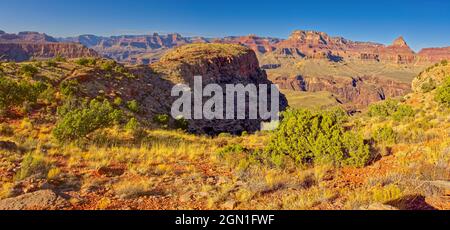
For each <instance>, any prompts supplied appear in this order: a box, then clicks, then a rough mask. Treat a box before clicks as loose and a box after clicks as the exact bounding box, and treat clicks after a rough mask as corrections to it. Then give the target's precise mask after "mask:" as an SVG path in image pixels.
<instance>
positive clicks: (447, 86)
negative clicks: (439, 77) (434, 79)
mask: <svg viewBox="0 0 450 230" xmlns="http://www.w3.org/2000/svg"><path fill="white" fill-rule="evenodd" d="M436 101H437V102H439V103H440V104H442V105H444V106H447V107H450V76H449V77H447V78H446V79H445V81H444V83H443V84H442V85H441V86H440V87H439V88H438V89H437V90H436Z"/></svg>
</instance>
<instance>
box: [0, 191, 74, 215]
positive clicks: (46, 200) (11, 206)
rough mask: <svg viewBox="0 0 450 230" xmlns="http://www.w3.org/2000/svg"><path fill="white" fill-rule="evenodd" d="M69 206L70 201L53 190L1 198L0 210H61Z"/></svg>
mask: <svg viewBox="0 0 450 230" xmlns="http://www.w3.org/2000/svg"><path fill="white" fill-rule="evenodd" d="M68 206H70V204H69V202H67V201H66V200H65V199H64V198H62V197H61V196H59V195H57V194H56V193H54V192H53V191H51V190H41V191H37V192H33V193H28V194H24V195H21V196H18V197H13V198H8V199H4V200H0V210H60V209H62V208H65V207H68Z"/></svg>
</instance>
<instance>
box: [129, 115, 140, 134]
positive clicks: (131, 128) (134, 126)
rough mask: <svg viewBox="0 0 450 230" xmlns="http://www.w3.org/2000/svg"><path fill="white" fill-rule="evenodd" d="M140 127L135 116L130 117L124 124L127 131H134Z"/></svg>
mask: <svg viewBox="0 0 450 230" xmlns="http://www.w3.org/2000/svg"><path fill="white" fill-rule="evenodd" d="M139 127H140V124H139V121H138V120H137V119H136V118H134V117H133V118H131V119H130V120H129V121H128V123H127V124H126V125H125V129H126V130H127V131H134V130H136V129H138V128H139Z"/></svg>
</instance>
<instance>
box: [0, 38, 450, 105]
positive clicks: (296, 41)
mask: <svg viewBox="0 0 450 230" xmlns="http://www.w3.org/2000/svg"><path fill="white" fill-rule="evenodd" d="M195 43H201V44H210V43H222V44H237V45H243V46H245V47H248V48H249V49H250V50H252V51H254V54H255V56H256V58H257V59H258V61H259V66H260V67H261V68H262V69H263V70H265V72H266V74H267V76H268V79H269V80H270V81H272V82H274V83H276V84H278V85H279V87H280V89H281V90H288V91H292V92H294V93H295V92H311V93H315V92H322V91H327V92H330V93H331V94H332V96H333V98H335V99H336V102H337V103H338V104H342V105H343V106H344V107H346V108H351V109H361V108H364V107H366V106H367V105H368V104H370V103H373V102H376V101H380V100H384V99H386V98H391V97H398V96H402V95H405V94H407V93H408V92H410V91H411V86H410V83H411V81H412V79H413V78H414V77H415V76H417V75H418V74H419V73H420V72H422V71H423V70H424V69H425V68H426V67H427V66H429V65H431V64H433V63H437V62H440V61H442V60H448V59H450V47H443V48H424V49H422V50H421V51H419V52H417V53H416V52H414V51H413V50H412V49H411V48H410V47H409V46H408V44H407V42H406V41H405V39H404V38H403V37H401V36H400V37H398V38H397V39H395V40H394V41H393V42H392V44H390V45H384V44H379V43H374V42H358V41H352V40H349V39H346V38H343V37H333V36H330V35H328V34H326V33H324V32H317V31H304V30H297V31H294V32H293V33H292V34H291V35H290V36H289V37H288V38H287V39H281V38H271V37H260V36H257V35H247V36H229V37H223V38H205V37H183V36H182V35H180V34H177V33H172V34H165V35H161V34H158V33H154V34H149V35H121V36H111V37H104V36H96V35H80V36H76V37H68V38H53V37H51V36H48V35H46V34H41V33H36V32H21V33H18V34H8V33H5V32H3V31H1V32H0V60H3V61H26V60H30V59H45V58H52V57H56V56H61V57H65V58H78V57H96V56H103V57H106V58H110V59H113V60H116V61H118V62H120V63H124V64H130V65H150V64H154V63H159V64H157V65H160V66H161V63H165V61H164V60H162V58H163V57H164V55H165V54H166V53H167V52H169V50H172V49H174V48H177V47H180V46H184V45H189V44H195ZM179 58H180V59H182V58H183V57H179ZM160 60H162V61H161V62H160ZM166 64H167V62H166ZM180 68H184V67H183V66H180ZM242 68H244V67H242ZM252 68H253V67H252ZM181 71H185V70H181ZM203 74H208V73H203Z"/></svg>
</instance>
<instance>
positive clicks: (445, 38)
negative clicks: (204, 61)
mask: <svg viewBox="0 0 450 230" xmlns="http://www.w3.org/2000/svg"><path fill="white" fill-rule="evenodd" d="M0 3H1V6H0V30H4V31H6V32H18V31H39V32H45V33H47V34H50V35H52V36H72V35H80V34H96V35H118V34H144V33H152V32H160V33H169V32H178V33H181V34H182V35H185V36H193V35H201V36H207V37H217V36H227V35H247V34H257V35H261V36H273V37H281V38H286V37H288V36H289V34H290V33H291V32H292V31H293V30H296V29H304V30H318V31H323V32H326V33H329V34H330V35H340V36H343V37H346V38H348V39H351V40H357V41H374V42H380V43H385V44H389V43H391V42H392V41H393V40H394V39H395V38H396V37H398V36H399V35H403V36H404V37H405V39H406V41H407V42H408V43H409V44H410V46H411V47H412V48H414V49H416V50H418V49H420V48H423V47H439V46H450V1H449V0H409V1H407V0H379V1H364V0H360V1H357V0H348V1H346V0H334V1H326V0H319V1H314V0H308V1H301V0H292V1H289V0H277V1H274V0H272V1H268V0H258V1H256V0H255V1H251V0H222V1H213V0H208V1H205V0H172V1H169V0H134V1H133V0H128V1H121V0H76V1H75V0H71V1H68V0H59V1H58V0H0Z"/></svg>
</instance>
